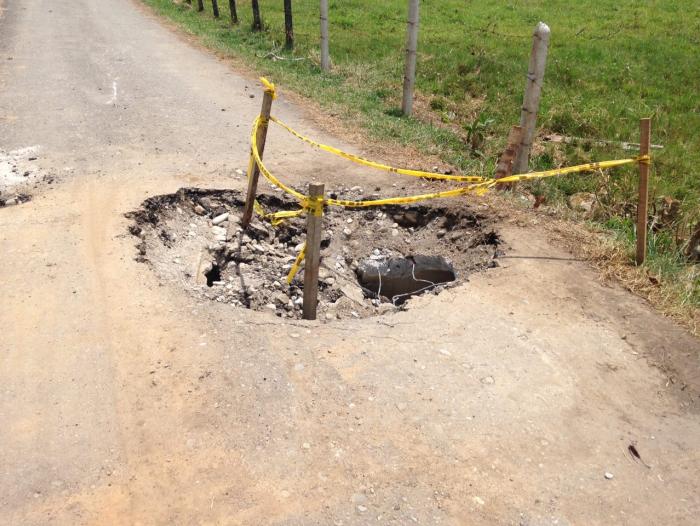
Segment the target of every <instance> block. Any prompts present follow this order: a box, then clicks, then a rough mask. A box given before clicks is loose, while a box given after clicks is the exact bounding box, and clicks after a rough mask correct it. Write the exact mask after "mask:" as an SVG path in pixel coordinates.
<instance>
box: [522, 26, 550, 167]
mask: <svg viewBox="0 0 700 526" xmlns="http://www.w3.org/2000/svg"><path fill="white" fill-rule="evenodd" d="M549 36H550V30H549V26H548V25H547V24H545V23H544V22H540V23H539V24H537V27H536V28H535V33H534V34H533V36H532V52H531V53H530V66H529V68H528V71H527V83H526V84H525V96H524V97H523V108H522V111H521V112H520V126H521V127H522V128H523V138H522V140H521V141H520V150H518V153H517V156H516V157H515V162H514V163H513V173H516V174H521V173H525V172H527V168H528V164H529V162H530V149H531V148H532V142H533V140H534V139H535V126H536V124H537V112H538V111H539V108H540V94H541V93H542V83H543V82H544V70H545V66H546V64H547V51H548V49H549Z"/></svg>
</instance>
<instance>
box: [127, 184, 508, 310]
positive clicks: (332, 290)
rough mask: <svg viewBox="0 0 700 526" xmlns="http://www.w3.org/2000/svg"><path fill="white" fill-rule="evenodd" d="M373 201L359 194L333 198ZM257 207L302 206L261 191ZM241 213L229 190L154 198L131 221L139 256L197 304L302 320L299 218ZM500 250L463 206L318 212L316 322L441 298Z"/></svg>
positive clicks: (483, 219)
mask: <svg viewBox="0 0 700 526" xmlns="http://www.w3.org/2000/svg"><path fill="white" fill-rule="evenodd" d="M373 191H376V192H380V191H381V188H376V187H375V188H374V190H373ZM373 195H374V194H371V193H367V192H364V191H363V190H362V189H361V188H359V187H357V188H355V187H353V188H350V189H347V188H343V189H342V192H340V194H339V196H342V197H343V198H352V199H360V198H371V197H373ZM258 201H259V202H260V204H261V205H262V206H263V207H264V209H265V210H266V211H269V212H276V211H290V210H296V209H298V203H296V201H293V200H290V199H285V198H281V197H279V196H276V195H272V194H265V193H261V194H260V195H259V196H258ZM242 212H243V195H242V194H241V193H240V192H236V191H232V190H208V189H202V188H182V189H180V190H179V191H178V192H176V193H173V194H165V195H159V196H154V197H151V198H149V199H147V200H146V201H144V203H143V204H142V206H141V207H140V208H139V209H138V210H135V211H133V212H131V213H129V214H128V217H130V218H132V219H133V220H134V224H132V225H131V228H130V232H131V233H132V234H133V235H134V236H136V237H137V238H138V244H137V248H138V253H137V254H136V258H137V260H138V261H142V262H144V263H147V264H148V265H149V267H150V268H151V269H152V270H153V271H154V272H156V274H157V275H158V276H159V277H160V278H161V279H162V280H163V281H166V282H170V283H171V284H174V285H176V286H178V287H182V288H183V289H184V290H186V291H187V292H188V293H190V294H194V295H195V296H196V297H198V298H206V299H208V300H211V301H215V302H217V303H224V304H225V303H228V304H231V305H232V306H235V307H241V308H246V309H252V310H258V311H264V312H268V313H270V314H274V315H276V316H279V317H284V318H291V319H298V318H301V317H302V304H303V289H304V262H303V261H302V265H301V268H300V269H299V271H298V272H297V274H296V275H295V276H294V278H293V279H292V280H291V282H288V281H287V276H288V274H289V272H290V269H291V268H292V266H293V264H294V262H295V260H296V259H297V256H298V254H299V252H300V251H301V249H302V247H303V246H304V241H305V240H306V234H305V230H306V224H305V221H306V220H305V218H304V217H299V218H290V219H288V220H286V221H284V222H283V223H281V224H278V225H275V226H273V225H271V224H270V223H269V222H267V221H262V220H261V219H260V218H259V217H258V216H256V217H255V218H254V219H253V221H252V222H251V223H250V225H249V226H248V228H246V229H243V228H242V226H241V224H240V222H241V216H242ZM222 216H223V217H222ZM222 230H225V231H226V232H227V233H228V235H227V236H226V237H223V236H222V234H221V232H222ZM500 253H501V251H500V249H499V238H498V234H497V232H496V231H495V230H494V228H493V225H492V221H491V220H490V218H489V217H488V216H484V215H481V214H480V213H478V212H476V211H475V210H474V209H473V208H470V207H469V206H466V205H465V204H464V203H461V202H454V203H448V205H446V206H422V205H420V206H385V207H379V208H373V209H369V210H364V209H358V210H353V209H341V208H335V207H329V208H327V209H326V210H324V215H323V229H322V241H321V257H320V268H319V273H318V276H319V291H318V299H319V304H318V316H319V318H320V319H322V320H334V319H342V318H364V317H367V316H374V315H382V314H388V313H391V312H396V311H398V310H405V309H408V308H411V305H410V304H411V301H410V299H411V298H412V297H415V296H416V295H418V294H439V293H440V292H441V291H442V290H445V289H446V288H447V287H449V286H451V285H454V284H456V283H459V282H464V281H466V280H467V277H468V276H469V275H470V274H471V273H473V272H479V271H481V270H484V269H487V268H491V267H493V266H497V265H498V262H497V261H496V259H497V258H498V257H499V254H500ZM380 278H381V284H380V283H379V280H380Z"/></svg>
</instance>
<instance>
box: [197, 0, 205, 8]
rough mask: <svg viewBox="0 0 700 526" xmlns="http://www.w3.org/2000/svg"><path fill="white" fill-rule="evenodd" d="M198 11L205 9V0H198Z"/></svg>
mask: <svg viewBox="0 0 700 526" xmlns="http://www.w3.org/2000/svg"><path fill="white" fill-rule="evenodd" d="M197 11H204V0H197Z"/></svg>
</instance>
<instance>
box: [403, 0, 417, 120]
mask: <svg viewBox="0 0 700 526" xmlns="http://www.w3.org/2000/svg"><path fill="white" fill-rule="evenodd" d="M418 5H419V0H409V1H408V24H407V27H406V68H405V70H404V76H403V101H402V103H401V111H402V112H403V114H404V115H406V116H408V115H411V113H413V87H414V85H415V83H416V56H417V51H418V19H419V13H418Z"/></svg>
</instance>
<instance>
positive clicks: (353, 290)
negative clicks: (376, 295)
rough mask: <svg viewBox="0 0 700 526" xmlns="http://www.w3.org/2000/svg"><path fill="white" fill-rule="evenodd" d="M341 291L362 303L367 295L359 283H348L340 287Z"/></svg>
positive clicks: (356, 301)
mask: <svg viewBox="0 0 700 526" xmlns="http://www.w3.org/2000/svg"><path fill="white" fill-rule="evenodd" d="M340 292H342V293H343V294H345V296H347V297H348V298H350V299H351V300H352V301H354V302H355V303H362V302H363V301H364V299H365V295H364V293H363V292H362V289H361V288H360V287H359V285H354V284H352V283H346V284H345V285H343V286H342V287H341V288H340Z"/></svg>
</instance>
